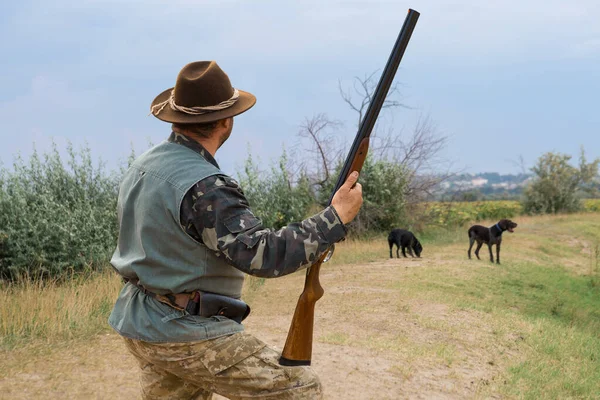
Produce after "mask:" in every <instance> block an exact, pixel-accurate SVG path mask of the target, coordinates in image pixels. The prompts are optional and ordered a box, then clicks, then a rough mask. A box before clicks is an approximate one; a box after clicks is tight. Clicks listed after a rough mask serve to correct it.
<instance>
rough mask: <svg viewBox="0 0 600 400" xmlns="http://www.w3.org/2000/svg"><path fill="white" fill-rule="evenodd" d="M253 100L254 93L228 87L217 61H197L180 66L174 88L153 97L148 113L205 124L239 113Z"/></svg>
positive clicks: (188, 122) (162, 117)
mask: <svg viewBox="0 0 600 400" xmlns="http://www.w3.org/2000/svg"><path fill="white" fill-rule="evenodd" d="M255 103H256V97H254V95H253V94H251V93H248V92H244V91H242V90H239V89H234V88H233V86H231V82H230V81H229V77H228V76H227V74H226V73H225V72H223V70H222V69H221V68H219V66H218V65H217V63H216V62H214V61H196V62H193V63H189V64H188V65H186V66H185V67H183V69H182V70H181V71H180V72H179V75H177V81H176V82H175V87H172V88H170V89H167V90H165V91H164V92H162V93H161V94H159V95H158V96H156V98H155V99H154V101H153V102H152V105H151V106H150V112H151V113H152V115H154V116H155V117H156V118H158V119H160V120H163V121H166V122H175V123H179V124H193V123H206V122H213V121H217V120H220V119H225V118H229V117H233V116H235V115H238V114H241V113H243V112H244V111H246V110H248V109H250V108H251V107H252V106H253V105H254V104H255Z"/></svg>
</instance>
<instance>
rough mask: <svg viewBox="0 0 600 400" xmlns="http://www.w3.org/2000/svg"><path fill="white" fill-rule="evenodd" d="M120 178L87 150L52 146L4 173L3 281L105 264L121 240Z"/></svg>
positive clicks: (0, 222)
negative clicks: (96, 162)
mask: <svg viewBox="0 0 600 400" xmlns="http://www.w3.org/2000/svg"><path fill="white" fill-rule="evenodd" d="M117 193H118V178H117V176H115V174H108V173H106V172H105V170H104V168H103V165H102V164H100V165H99V166H98V167H94V166H93V164H92V159H91V155H90V150H89V148H85V149H82V150H81V151H80V152H76V151H75V150H74V149H73V147H72V146H71V145H69V146H68V160H67V163H66V166H65V165H63V161H62V159H61V157H60V155H59V152H58V150H57V148H56V146H55V145H54V147H53V151H51V152H50V153H47V154H43V155H42V156H40V155H39V154H38V153H37V151H36V152H34V154H33V155H32V156H31V158H30V159H29V162H28V163H27V164H26V163H25V162H24V161H23V160H22V159H21V158H20V157H19V158H17V160H16V161H15V163H14V166H13V169H12V170H7V169H2V170H0V277H2V278H8V279H12V278H14V277H16V276H17V275H18V274H21V273H28V274H29V275H31V276H39V275H42V276H57V275H61V274H62V273H63V272H65V271H67V270H70V271H78V270H82V269H85V268H88V267H93V266H95V265H99V264H101V263H105V262H106V261H107V260H108V259H109V257H110V253H111V252H112V250H114V246H115V241H116V236H117V217H116V202H117Z"/></svg>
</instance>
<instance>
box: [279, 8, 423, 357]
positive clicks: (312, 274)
mask: <svg viewBox="0 0 600 400" xmlns="http://www.w3.org/2000/svg"><path fill="white" fill-rule="evenodd" d="M419 15H420V14H419V13H418V12H417V11H415V10H411V9H409V10H408V15H407V16H406V19H405V20H404V24H403V25H402V29H401V30H400V34H399V35H398V39H397V40H396V43H395V45H394V48H393V49H392V54H391V55H390V57H389V58H388V62H387V64H386V66H385V69H384V70H383V73H382V75H381V78H380V79H379V83H378V84H377V88H376V89H375V94H374V95H373V98H372V100H371V102H370V103H369V107H368V108H367V113H366V114H365V116H364V117H363V119H362V121H361V123H360V127H359V129H358V133H357V134H356V137H355V138H354V142H353V143H352V147H351V148H350V152H349V153H348V157H347V158H346V161H345V162H344V166H343V168H342V170H341V172H340V175H339V177H338V180H337V183H336V185H335V188H334V190H333V193H332V194H331V197H330V198H329V205H330V204H331V200H332V199H333V196H334V194H335V193H336V192H337V191H338V189H339V188H340V187H341V186H342V185H343V184H344V182H345V181H346V179H347V178H348V175H349V174H350V173H351V172H353V171H358V172H360V170H361V169H362V166H363V163H364V161H365V158H366V157H367V153H368V151H369V137H370V136H371V132H372V131H373V127H374V126H375V122H376V121H377V117H378V116H379V112H380V111H381V107H382V106H383V103H384V101H385V98H386V96H387V94H388V92H389V90H390V86H391V85H392V81H393V80H394V76H395V75H396V71H397V70H398V66H399V65H400V61H401V60H402V56H403V55H404V51H405V50H406V46H407V45H408V42H409V40H410V37H411V35H412V33H413V30H414V29H415V26H416V24H417V20H418V19H419ZM332 252H333V246H332V247H331V248H329V249H328V250H327V251H325V252H324V253H323V254H322V255H321V256H320V257H319V258H318V259H317V260H316V262H315V263H314V264H313V265H311V266H310V267H309V268H308V270H307V271H306V279H305V281H304V290H303V292H302V294H301V295H300V298H299V299H298V303H297V305H296V310H295V311H294V316H293V317H292V322H291V325H290V330H289V331H288V336H287V340H286V342H285V346H284V348H283V351H282V353H281V357H280V359H279V363H280V364H281V365H291V366H296V365H310V363H311V360H312V340H313V326H314V316H315V315H314V311H315V303H316V302H317V301H318V300H319V299H320V298H321V297H322V296H323V293H324V290H323V287H322V286H321V283H320V282H319V272H320V270H321V265H322V264H323V262H325V261H326V260H328V259H329V257H330V256H331V254H332Z"/></svg>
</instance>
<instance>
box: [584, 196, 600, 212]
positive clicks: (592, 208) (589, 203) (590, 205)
mask: <svg viewBox="0 0 600 400" xmlns="http://www.w3.org/2000/svg"><path fill="white" fill-rule="evenodd" d="M583 209H584V210H585V211H587V212H600V199H585V200H583Z"/></svg>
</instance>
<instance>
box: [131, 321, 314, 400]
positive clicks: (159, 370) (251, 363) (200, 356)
mask: <svg viewBox="0 0 600 400" xmlns="http://www.w3.org/2000/svg"><path fill="white" fill-rule="evenodd" d="M125 344H126V345H127V348H128V349H129V351H131V353H132V354H133V355H134V356H135V357H136V358H137V360H138V362H139V364H140V367H141V375H140V383H141V386H142V394H143V398H144V399H153V400H154V399H211V398H212V393H218V394H220V395H222V396H224V397H227V398H229V399H321V398H322V394H321V383H320V382H319V378H318V377H317V375H316V374H315V373H314V371H313V370H312V369H311V368H310V367H284V366H281V365H279V362H278V360H279V353H278V352H276V351H275V350H273V349H271V348H269V347H267V345H266V344H264V343H263V342H261V341H260V340H258V339H256V338H255V337H254V336H252V335H250V334H247V333H244V332H241V333H236V334H233V335H230V336H223V337H219V338H217V339H212V340H206V341H202V342H192V343H148V342H142V341H139V340H132V339H128V338H125Z"/></svg>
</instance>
